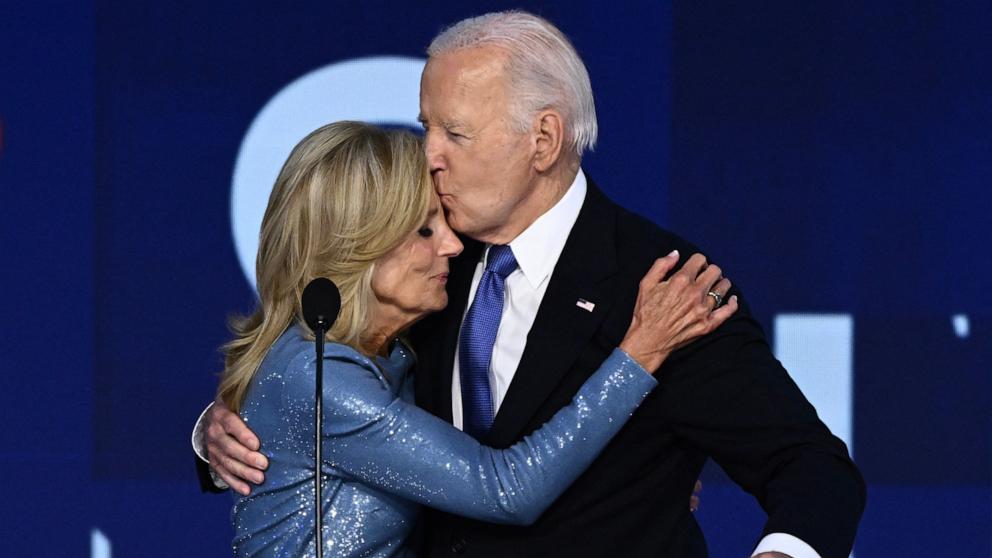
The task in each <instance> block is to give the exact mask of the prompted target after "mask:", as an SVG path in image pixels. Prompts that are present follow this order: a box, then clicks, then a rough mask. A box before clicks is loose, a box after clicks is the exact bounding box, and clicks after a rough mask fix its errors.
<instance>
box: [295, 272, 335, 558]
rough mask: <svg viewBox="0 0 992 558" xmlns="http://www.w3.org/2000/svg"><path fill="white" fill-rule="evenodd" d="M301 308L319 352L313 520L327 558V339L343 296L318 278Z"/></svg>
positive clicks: (317, 543) (319, 545)
mask: <svg viewBox="0 0 992 558" xmlns="http://www.w3.org/2000/svg"><path fill="white" fill-rule="evenodd" d="M300 302H301V306H302V310H303V319H304V321H306V323H307V326H309V327H310V330H311V331H313V335H314V347H315V348H316V350H317V363H316V364H317V366H316V368H317V378H316V381H315V382H314V385H315V387H316V390H317V392H316V396H315V397H314V407H315V409H314V410H315V411H316V412H315V413H314V420H315V424H314V429H313V432H314V434H313V435H314V442H313V444H314V468H313V496H314V500H313V511H314V514H313V517H314V527H315V529H314V535H313V539H314V545H315V546H316V549H317V558H323V557H324V544H323V543H324V507H323V504H324V497H323V496H322V494H321V493H322V490H321V489H322V484H323V482H322V481H323V476H324V475H323V471H322V469H323V467H322V465H323V459H322V458H321V455H320V454H321V449H322V447H323V428H322V427H323V425H324V335H325V334H326V333H327V331H328V330H329V329H330V328H331V326H332V325H334V321H335V320H337V319H338V313H339V312H340V311H341V292H340V291H338V287H337V285H335V284H334V281H331V280H330V279H328V278H326V277H318V278H316V279H314V280H313V281H310V283H308V284H307V286H306V288H305V289H303V296H302V300H301V301H300Z"/></svg>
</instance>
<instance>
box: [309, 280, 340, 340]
mask: <svg viewBox="0 0 992 558" xmlns="http://www.w3.org/2000/svg"><path fill="white" fill-rule="evenodd" d="M302 302H303V319H304V320H305V321H306V322H307V325H308V326H310V329H312V330H313V331H314V332H316V331H317V329H323V330H324V333H327V330H329V329H331V326H332V325H334V320H337V319H338V312H340V311H341V293H340V292H338V286H337V285H335V284H334V281H331V280H330V279H328V278H326V277H318V278H316V279H314V280H313V281H310V283H309V284H307V286H306V288H305V289H303V301H302Z"/></svg>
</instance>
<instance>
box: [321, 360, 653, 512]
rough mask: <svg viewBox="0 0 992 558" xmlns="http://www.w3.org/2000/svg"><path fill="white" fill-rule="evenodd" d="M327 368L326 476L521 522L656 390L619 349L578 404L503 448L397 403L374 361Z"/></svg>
mask: <svg viewBox="0 0 992 558" xmlns="http://www.w3.org/2000/svg"><path fill="white" fill-rule="evenodd" d="M357 356H358V355H357V353H356V357H357ZM325 362H326V364H325V368H326V370H325V380H324V386H325V394H324V399H325V409H326V410H325V424H324V436H325V437H324V466H325V468H329V470H328V471H327V472H329V473H335V474H339V475H342V476H346V477H352V478H355V479H358V480H360V481H361V482H363V483H365V484H368V485H371V486H374V487H377V488H379V489H382V490H386V491H388V492H392V493H394V494H397V495H399V496H402V497H404V498H407V499H409V500H413V501H416V502H419V503H421V504H424V505H427V506H431V507H434V508H437V509H440V510H444V511H446V512H450V513H454V514H458V515H463V516H467V517H472V518H475V519H481V520H485V521H490V522H500V523H513V524H529V523H533V522H534V521H535V520H537V518H538V517H539V516H540V515H541V513H542V512H543V511H544V510H545V509H546V508H547V507H548V506H549V505H550V504H551V503H552V502H553V501H554V500H555V499H556V498H557V497H558V496H559V495H560V494H561V493H562V492H563V491H564V490H565V488H567V487H568V486H569V485H570V484H571V483H572V481H574V480H575V478H576V477H578V475H579V474H581V473H582V471H584V470H585V469H586V467H588V465H589V464H590V463H591V462H592V461H593V459H595V458H596V456H597V455H598V454H599V452H600V451H601V450H602V449H603V448H604V447H605V446H606V444H607V443H608V442H609V441H610V439H611V438H612V437H613V435H614V434H616V433H617V431H619V430H620V428H621V427H622V426H623V424H624V423H625V422H626V421H627V419H628V418H629V417H630V415H631V413H633V411H634V410H635V409H636V408H637V406H638V405H639V404H640V402H641V401H642V400H643V399H644V397H645V396H647V394H648V393H650V391H651V390H652V389H653V388H654V386H655V385H656V381H655V380H654V378H652V377H651V376H650V375H649V374H647V373H646V372H645V371H644V370H643V369H642V368H641V367H640V366H639V365H638V364H637V363H636V362H635V361H633V360H632V359H631V358H630V357H629V356H627V354H626V353H624V352H623V351H621V350H619V349H617V350H615V351H614V352H613V354H612V355H611V356H610V357H609V358H608V359H607V360H606V361H605V362H604V363H603V365H602V366H601V367H600V369H599V370H598V371H597V372H596V373H595V374H593V375H592V376H591V377H590V378H589V379H588V380H587V381H586V383H585V385H583V387H582V388H581V389H580V390H579V392H578V393H577V394H576V396H575V398H574V399H573V400H572V403H571V404H570V405H568V406H567V407H565V408H563V409H561V410H560V411H559V412H558V413H557V414H556V415H555V416H554V417H553V418H552V419H551V420H550V421H549V422H547V423H546V424H545V425H544V426H542V427H541V428H540V429H538V430H537V431H535V432H534V433H533V434H531V435H530V436H527V437H526V438H524V439H523V440H521V441H520V442H518V443H517V444H515V445H513V446H512V447H510V448H507V449H503V450H498V449H493V448H489V447H486V446H482V445H480V444H479V443H478V442H477V441H476V440H475V439H474V438H472V437H471V436H469V435H467V434H465V433H463V432H461V431H460V430H458V429H456V428H454V427H453V426H452V425H450V424H448V423H446V422H444V421H442V420H441V419H438V418H437V417H435V416H433V415H431V414H430V413H427V412H426V411H424V410H422V409H420V408H418V407H416V406H414V405H411V404H409V403H406V402H404V401H403V400H402V399H399V398H396V397H394V396H393V395H392V393H391V392H390V390H389V389H388V386H386V385H385V384H384V383H383V380H382V376H381V375H380V374H378V373H377V371H376V370H375V369H374V367H373V366H372V365H371V363H370V362H368V361H367V360H365V361H363V360H362V359H360V358H359V359H348V358H344V357H336V358H333V359H328V360H326V361H325Z"/></svg>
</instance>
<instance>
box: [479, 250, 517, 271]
mask: <svg viewBox="0 0 992 558" xmlns="http://www.w3.org/2000/svg"><path fill="white" fill-rule="evenodd" d="M515 269H517V258H515V257H513V250H512V249H510V246H509V245H508V244H493V245H492V246H490V247H489V255H488V257H487V258H486V271H492V272H493V273H495V274H496V275H499V276H500V277H501V278H503V279H506V278H507V276H509V275H510V274H511V273H513V270H515Z"/></svg>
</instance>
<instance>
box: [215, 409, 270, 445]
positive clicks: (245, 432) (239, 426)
mask: <svg viewBox="0 0 992 558" xmlns="http://www.w3.org/2000/svg"><path fill="white" fill-rule="evenodd" d="M218 414H219V415H220V416H219V417H217V418H218V419H219V421H220V424H221V426H223V427H224V432H226V433H227V434H228V435H229V436H233V437H235V438H237V440H238V441H239V442H241V445H243V446H244V447H246V448H248V449H250V450H257V449H258V448H259V447H260V444H259V442H258V436H255V433H254V432H252V431H251V429H250V428H248V426H247V425H246V424H245V423H244V421H243V420H241V417H239V416H238V415H236V414H234V413H232V412H231V411H228V410H227V409H224V410H222V411H218Z"/></svg>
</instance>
